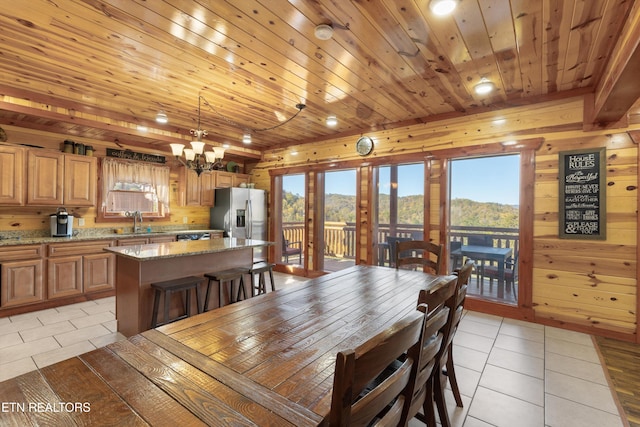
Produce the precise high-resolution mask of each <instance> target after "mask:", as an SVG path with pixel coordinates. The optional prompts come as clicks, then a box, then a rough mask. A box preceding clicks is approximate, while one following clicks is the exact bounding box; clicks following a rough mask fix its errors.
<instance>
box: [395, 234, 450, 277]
mask: <svg viewBox="0 0 640 427" xmlns="http://www.w3.org/2000/svg"><path fill="white" fill-rule="evenodd" d="M442 252H443V247H442V245H437V244H435V243H433V242H427V241H425V240H409V241H405V242H400V241H398V242H396V249H395V256H396V259H395V265H396V268H401V267H412V268H415V267H423V268H427V269H429V270H430V271H429V272H431V273H433V274H443V273H444V271H443V264H444V263H443V259H442Z"/></svg>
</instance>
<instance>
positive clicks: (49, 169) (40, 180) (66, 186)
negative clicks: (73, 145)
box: [27, 150, 98, 206]
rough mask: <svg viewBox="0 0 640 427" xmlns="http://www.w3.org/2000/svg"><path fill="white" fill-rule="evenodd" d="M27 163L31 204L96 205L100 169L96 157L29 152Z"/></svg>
mask: <svg viewBox="0 0 640 427" xmlns="http://www.w3.org/2000/svg"><path fill="white" fill-rule="evenodd" d="M27 163H28V169H27V204H28V205H34V206H50V205H53V206H60V205H63V204H68V205H72V206H95V204H96V186H97V170H98V166H97V165H98V163H97V159H96V158H95V157H87V156H78V155H73V154H64V153H58V152H56V151H47V150H29V152H28V154H27Z"/></svg>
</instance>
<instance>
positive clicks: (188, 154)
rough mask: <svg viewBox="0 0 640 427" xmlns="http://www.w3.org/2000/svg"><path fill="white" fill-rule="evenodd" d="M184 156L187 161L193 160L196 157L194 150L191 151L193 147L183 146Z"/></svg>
mask: <svg viewBox="0 0 640 427" xmlns="http://www.w3.org/2000/svg"><path fill="white" fill-rule="evenodd" d="M184 158H185V159H187V161H194V160H195V158H196V152H195V151H193V149H191V148H185V149H184Z"/></svg>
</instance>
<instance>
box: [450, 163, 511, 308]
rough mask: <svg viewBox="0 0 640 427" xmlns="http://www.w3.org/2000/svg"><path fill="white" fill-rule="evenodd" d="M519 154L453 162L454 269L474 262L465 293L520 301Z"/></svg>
mask: <svg viewBox="0 0 640 427" xmlns="http://www.w3.org/2000/svg"><path fill="white" fill-rule="evenodd" d="M519 177H520V155H518V154H514V155H502V156H491V157H477V158H469V159H454V160H451V164H450V192H449V194H450V198H449V207H450V211H449V224H448V235H449V245H450V247H449V253H450V259H449V265H450V270H453V269H455V268H457V267H460V265H461V263H462V262H465V261H466V260H467V259H472V260H473V261H474V262H475V263H476V273H475V274H474V275H473V277H472V279H471V281H470V284H469V287H468V289H467V293H468V294H470V295H476V296H478V297H480V298H483V299H487V300H491V301H499V302H502V303H507V304H513V305H516V304H517V293H518V255H519V242H520V238H519V236H520V224H519V217H520V212H519V208H520V206H519V204H520V179H519Z"/></svg>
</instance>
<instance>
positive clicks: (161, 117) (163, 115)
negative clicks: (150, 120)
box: [156, 111, 169, 124]
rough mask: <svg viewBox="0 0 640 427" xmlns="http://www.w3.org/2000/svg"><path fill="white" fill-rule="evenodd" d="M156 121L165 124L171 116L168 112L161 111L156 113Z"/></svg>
mask: <svg viewBox="0 0 640 427" xmlns="http://www.w3.org/2000/svg"><path fill="white" fill-rule="evenodd" d="M156 122H158V123H161V124H165V123H168V122H169V117H167V115H166V113H165V112H164V111H159V112H158V114H156Z"/></svg>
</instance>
